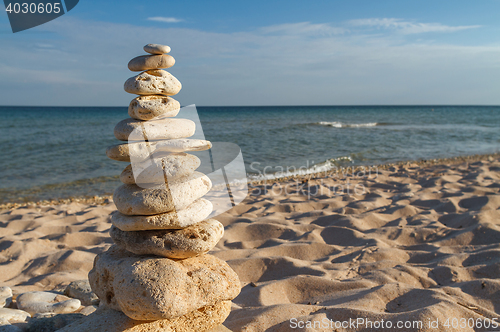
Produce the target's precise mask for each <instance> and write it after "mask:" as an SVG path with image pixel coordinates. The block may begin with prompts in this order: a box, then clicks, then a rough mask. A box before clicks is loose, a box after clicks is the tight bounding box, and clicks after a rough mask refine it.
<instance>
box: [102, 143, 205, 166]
mask: <svg viewBox="0 0 500 332" xmlns="http://www.w3.org/2000/svg"><path fill="white" fill-rule="evenodd" d="M211 147H212V143H210V141H205V140H200V139H187V138H183V139H182V138H181V139H171V140H164V141H154V142H137V143H125V144H117V145H112V146H110V147H108V148H107V149H106V155H107V156H108V158H110V159H113V160H118V161H128V162H130V159H131V158H134V160H144V159H146V158H150V157H151V156H152V155H157V154H160V153H163V152H165V153H169V152H185V151H205V150H208V149H210V148H211Z"/></svg>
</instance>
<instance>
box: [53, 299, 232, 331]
mask: <svg viewBox="0 0 500 332" xmlns="http://www.w3.org/2000/svg"><path fill="white" fill-rule="evenodd" d="M230 312H231V302H229V301H221V302H218V303H216V304H214V305H209V306H205V307H202V308H199V309H198V310H194V311H191V312H190V313H188V314H186V315H184V316H180V317H177V318H173V319H160V320H155V321H140V320H132V319H130V318H129V317H127V316H126V315H125V314H124V313H123V312H120V311H116V310H113V309H110V308H107V307H101V308H99V310H97V311H96V312H94V313H93V314H92V315H89V316H87V317H85V318H83V319H81V320H79V321H77V322H75V323H73V324H70V325H67V326H65V327H64V328H62V329H60V330H58V331H57V332H96V331H102V332H158V331H161V332H223V331H229V330H227V329H223V330H221V329H220V324H222V322H224V321H225V320H226V318H227V316H229V313H230ZM212 328H213V329H212Z"/></svg>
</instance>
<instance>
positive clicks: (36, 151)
mask: <svg viewBox="0 0 500 332" xmlns="http://www.w3.org/2000/svg"><path fill="white" fill-rule="evenodd" d="M198 112H199V116H200V120H201V123H202V126H203V130H204V133H205V136H206V138H207V139H208V140H211V141H222V142H232V143H236V144H238V145H239V146H240V147H241V149H242V154H243V157H244V159H245V163H246V168H247V172H248V174H249V176H250V177H252V178H258V177H259V174H260V175H262V174H263V173H264V170H265V173H266V174H270V173H273V172H276V171H281V170H282V169H286V168H288V169H293V167H296V168H298V167H312V166H313V165H316V164H321V163H324V162H325V161H327V162H328V163H330V164H342V165H372V164H382V163H388V162H396V161H402V160H416V159H434V158H446V157H454V156H461V155H471V154H483V153H493V152H499V151H500V130H499V127H500V107H496V106H490V107H488V106H411V107H408V106H362V107H356V106H348V107H346V106H293V107H290V106H283V107H271V106H270V107H198ZM0 116H1V117H2V121H1V122H0V132H1V136H0V147H1V150H2V153H3V156H2V158H1V159H0V169H1V173H0V202H13V201H28V200H40V199H51V198H64V197H69V196H80V195H84V196H93V195H101V194H107V193H112V191H113V190H114V189H115V188H116V187H117V186H118V185H119V180H118V175H119V174H120V173H121V171H122V169H123V168H124V167H125V166H126V163H121V162H117V161H113V160H110V159H108V158H107V157H106V155H105V150H106V147H107V146H109V145H112V144H116V143H118V141H117V140H116V139H115V138H114V135H113V128H114V126H115V124H116V123H117V122H118V121H120V120H122V119H124V118H126V117H128V115H127V108H126V107H0ZM179 116H180V117H182V113H181V114H179Z"/></svg>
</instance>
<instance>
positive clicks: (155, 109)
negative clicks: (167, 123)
mask: <svg viewBox="0 0 500 332" xmlns="http://www.w3.org/2000/svg"><path fill="white" fill-rule="evenodd" d="M180 109H181V104H180V103H179V102H178V101H177V100H175V99H173V98H172V97H167V96H161V95H152V96H139V97H137V98H134V99H133V100H132V101H131V102H130V105H129V106H128V115H129V116H130V117H131V118H133V119H136V120H152V119H155V118H170V117H174V116H176V115H177V114H178V113H179V110H180Z"/></svg>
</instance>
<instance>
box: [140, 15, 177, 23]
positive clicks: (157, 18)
mask: <svg viewBox="0 0 500 332" xmlns="http://www.w3.org/2000/svg"><path fill="white" fill-rule="evenodd" d="M148 21H156V22H164V23H179V22H183V21H184V20H182V19H180V18H175V17H161V16H155V17H148Z"/></svg>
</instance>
